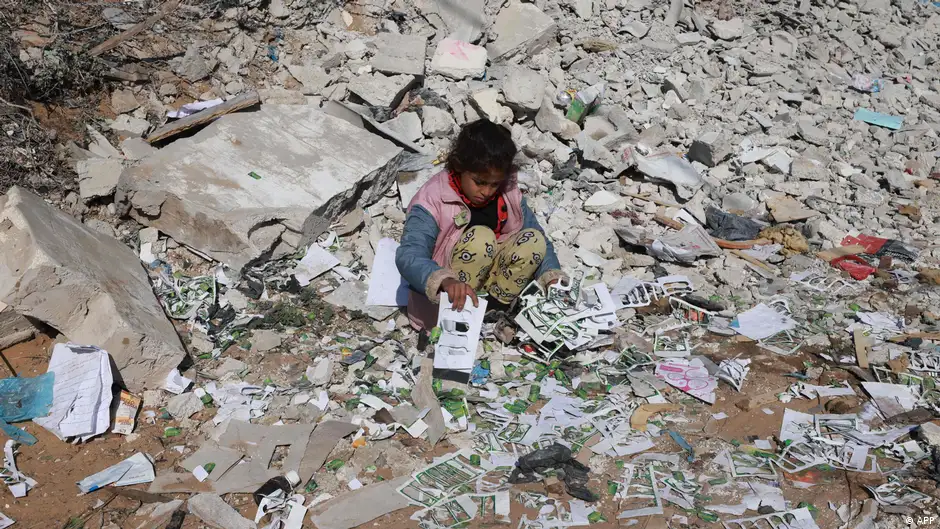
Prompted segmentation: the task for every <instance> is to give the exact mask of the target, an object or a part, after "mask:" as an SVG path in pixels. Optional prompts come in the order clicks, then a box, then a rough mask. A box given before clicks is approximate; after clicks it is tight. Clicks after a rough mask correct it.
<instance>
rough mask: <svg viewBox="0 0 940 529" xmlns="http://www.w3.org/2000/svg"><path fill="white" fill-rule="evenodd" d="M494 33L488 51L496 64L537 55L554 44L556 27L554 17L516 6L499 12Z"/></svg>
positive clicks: (529, 5)
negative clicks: (514, 57) (519, 56)
mask: <svg viewBox="0 0 940 529" xmlns="http://www.w3.org/2000/svg"><path fill="white" fill-rule="evenodd" d="M493 29H494V30H495V32H496V35H497V37H496V40H494V41H493V42H491V43H490V44H489V46H487V47H486V49H487V51H488V52H489V57H490V61H492V62H494V63H495V62H499V61H503V60H506V59H508V58H510V57H512V56H514V55H517V54H519V53H523V54H527V55H532V54H534V53H538V52H539V51H541V50H542V49H543V48H545V47H546V46H548V44H549V42H551V40H552V38H553V37H554V36H555V29H556V26H555V21H554V20H552V17H550V16H548V15H546V14H545V13H543V12H542V11H541V10H540V9H539V8H537V7H535V6H534V5H532V4H522V3H515V4H512V5H510V6H508V7H505V8H503V10H502V11H500V12H499V16H497V17H496V23H495V24H493Z"/></svg>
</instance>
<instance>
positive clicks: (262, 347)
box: [251, 329, 281, 353]
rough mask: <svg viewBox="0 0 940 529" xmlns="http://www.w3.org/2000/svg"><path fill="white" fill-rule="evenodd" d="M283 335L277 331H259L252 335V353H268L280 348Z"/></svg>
mask: <svg viewBox="0 0 940 529" xmlns="http://www.w3.org/2000/svg"><path fill="white" fill-rule="evenodd" d="M280 345H281V335H280V333H277V332H275V331H269V330H264V329H258V330H255V331H252V333H251V352H253V353H266V352H268V351H270V350H271V349H274V348H275V347H280Z"/></svg>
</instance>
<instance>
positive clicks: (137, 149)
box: [121, 138, 157, 160]
mask: <svg viewBox="0 0 940 529" xmlns="http://www.w3.org/2000/svg"><path fill="white" fill-rule="evenodd" d="M121 151H123V152H124V157H125V158H127V159H128V160H143V159H144V158H146V157H148V156H150V155H152V154H154V153H155V152H157V149H155V148H154V147H152V146H151V145H150V144H149V143H147V142H146V141H144V140H142V139H140V138H127V139H126V140H124V141H122V142H121Z"/></svg>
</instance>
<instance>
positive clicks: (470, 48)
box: [431, 38, 487, 80]
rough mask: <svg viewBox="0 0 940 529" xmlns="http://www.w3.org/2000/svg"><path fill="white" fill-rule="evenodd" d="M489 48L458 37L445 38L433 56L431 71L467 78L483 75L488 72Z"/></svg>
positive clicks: (452, 77) (447, 75)
mask: <svg viewBox="0 0 940 529" xmlns="http://www.w3.org/2000/svg"><path fill="white" fill-rule="evenodd" d="M486 59H487V50H486V48H483V47H482V46H475V45H473V44H470V43H467V42H463V41H461V40H456V39H449V38H448V39H443V40H441V41H440V42H439V43H438V44H437V49H436V50H435V51H434V57H432V58H431V73H434V74H438V75H443V76H446V77H450V78H451V79H457V80H460V79H466V78H468V77H474V78H476V77H483V74H484V73H486Z"/></svg>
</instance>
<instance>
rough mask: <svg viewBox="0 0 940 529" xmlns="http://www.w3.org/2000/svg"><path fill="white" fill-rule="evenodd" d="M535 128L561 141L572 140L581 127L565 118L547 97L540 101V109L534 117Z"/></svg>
mask: <svg viewBox="0 0 940 529" xmlns="http://www.w3.org/2000/svg"><path fill="white" fill-rule="evenodd" d="M535 126H536V127H538V129H539V130H541V131H542V132H551V133H553V134H557V135H558V137H560V138H561V139H563V140H573V139H575V138H576V137H577V136H578V134H579V133H580V132H581V127H579V126H578V124H577V123H575V122H573V121H571V120H569V119H568V118H566V117H565V115H564V114H562V113H561V111H560V110H558V109H557V108H555V105H554V104H553V103H552V101H551V99H549V98H547V97H546V98H544V99H543V100H542V107H541V108H540V109H539V112H538V114H536V115H535Z"/></svg>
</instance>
